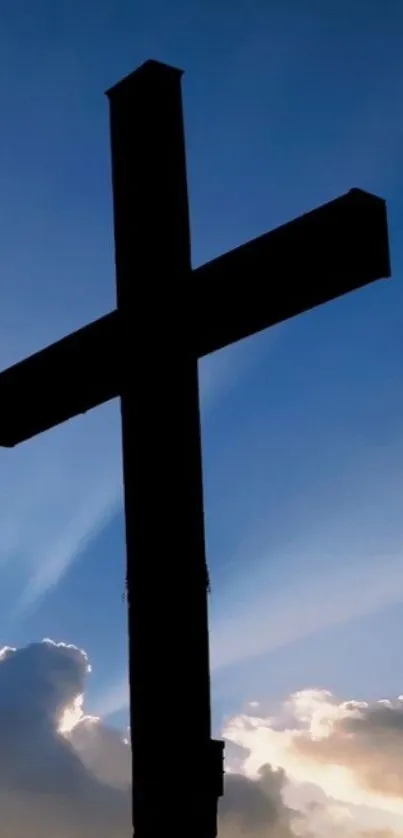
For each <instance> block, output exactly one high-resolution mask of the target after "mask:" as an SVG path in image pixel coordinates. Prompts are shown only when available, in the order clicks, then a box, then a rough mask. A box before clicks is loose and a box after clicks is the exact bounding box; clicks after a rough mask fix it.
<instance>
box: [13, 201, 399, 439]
mask: <svg viewBox="0 0 403 838" xmlns="http://www.w3.org/2000/svg"><path fill="white" fill-rule="evenodd" d="M156 246H158V243H156ZM388 276H390V261H389V245H388V232H387V217H386V205H385V202H384V201H383V200H382V199H381V198H378V197H376V196H375V195H371V194H369V193H367V192H363V191H362V190H360V189H353V190H351V191H350V192H348V193H346V194H345V195H342V196H341V197H340V198H337V199H336V200H334V201H331V202H330V203H328V204H324V205H323V206H321V207H319V208H318V209H316V210H313V211H312V212H309V213H306V214H305V215H302V216H300V217H299V218H297V219H296V220H294V221H291V222H289V223H287V224H285V225H283V226H282V227H279V228H277V229H276V230H273V231H271V232H269V233H266V234H265V235H263V236H260V237H259V238H256V239H254V240H253V241H250V242H248V243H247V244H245V245H242V246H241V247H238V248H236V249H235V250H232V251H230V252H229V253H226V254H224V255H223V256H220V257H219V258H217V259H214V260H213V261H211V262H209V263H207V264H205V265H202V266H201V267H199V268H197V269H195V270H193V272H192V276H191V279H190V283H191V285H190V286H188V287H189V288H190V293H191V295H192V298H193V299H196V300H197V304H196V306H195V307H194V308H193V310H195V311H196V312H197V324H195V327H194V330H192V333H193V334H194V336H195V345H194V347H193V348H192V351H193V352H194V353H195V354H196V355H197V357H199V358H200V357H203V356H204V355H207V354H209V353H210V352H214V351H216V350H218V349H221V348H223V347H224V346H227V345H229V344H231V343H234V342H235V341H238V340H241V339H243V338H246V337H248V336H250V335H252V334H255V333H257V332H259V331H261V330H263V329H265V328H267V327H269V326H272V325H274V324H276V323H280V322H281V321H283V320H286V319H288V318H290V317H294V316H295V315H297V314H301V313H302V312H304V311H307V310H308V309H311V308H314V307H315V306H318V305H321V304H322V303H325V302H329V301H330V300H332V299H335V298H336V297H339V296H342V295H343V294H346V293H347V292H349V291H353V290H355V289H357V288H361V287H363V286H364V285H367V284H368V283H371V282H373V281H375V280H377V279H382V278H386V277H388ZM193 295H195V296H193ZM184 302H185V301H184ZM156 305H158V301H156ZM184 316H186V306H185V305H184ZM119 334H120V329H119V312H118V311H113V312H111V313H110V314H107V315H105V316H104V317H101V318H100V319H99V320H96V321H94V322H93V323H90V324H89V325H88V326H85V327H84V328H82V329H79V330H78V331H76V332H73V333H72V334H70V335H68V336H67V337H65V338H63V339H62V340H60V341H58V342H57V343H54V344H52V345H51V346H48V347H47V348H45V349H43V350H42V351H40V352H37V353H36V354H35V355H32V356H30V357H29V358H27V359H26V360H24V361H21V362H20V363H18V364H15V365H14V366H12V367H9V368H8V369H6V370H5V371H4V372H2V373H0V446H1V447H12V446H14V445H17V444H18V443H20V442H23V441H24V440H26V439H29V438H31V437H33V436H36V435H37V434H39V433H42V432H43V431H46V430H48V429H50V428H52V427H54V426H56V425H59V424H61V423H62V422H65V421H67V420H68V419H71V418H72V417H73V416H76V415H78V414H81V413H85V412H87V411H88V410H91V409H92V408H94V407H96V406H98V405H100V404H103V403H104V402H106V401H109V400H110V399H113V398H115V397H117V396H119V393H120V381H119V366H120V342H119Z"/></svg>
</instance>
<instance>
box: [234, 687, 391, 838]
mask: <svg viewBox="0 0 403 838" xmlns="http://www.w3.org/2000/svg"><path fill="white" fill-rule="evenodd" d="M251 710H252V708H251V707H250V705H249V706H248V712H247V713H240V714H238V715H236V716H234V717H232V718H231V719H229V720H228V722H227V723H226V725H225V729H224V736H225V738H226V739H227V741H228V743H229V751H230V753H231V749H233V748H234V747H235V750H237V749H238V750H239V749H241V753H242V755H243V756H242V759H241V761H240V758H239V756H238V770H241V771H242V773H243V774H244V775H245V776H247V777H248V778H249V779H250V780H251V781H253V780H255V781H258V780H259V777H260V775H261V771H262V767H263V766H264V765H266V764H270V765H271V767H272V769H273V770H280V771H282V772H284V777H285V778H286V781H285V783H284V799H285V800H286V801H287V803H288V805H291V806H293V807H294V808H296V809H299V810H300V812H301V814H302V816H303V821H302V822H300V824H299V828H301V823H303V824H304V829H307V830H309V831H310V832H311V833H313V834H316V833H318V834H322V835H323V834H325V835H327V834H329V835H337V836H338V835H339V834H340V835H351V836H357V835H360V836H365V835H367V834H368V835H372V836H374V838H375V836H381V835H382V836H383V835H389V834H390V835H394V836H397V837H398V838H401V836H402V835H403V827H402V822H403V758H402V753H403V698H397V699H396V700H394V701H390V700H380V701H378V702H374V703H368V702H366V701H358V700H356V699H349V700H337V699H336V697H335V696H333V695H332V694H331V693H330V692H328V691H326V690H319V689H312V690H302V691H300V692H297V693H294V694H293V695H291V696H290V697H289V698H288V699H287V700H286V701H285V702H284V703H283V705H282V707H281V708H280V709H279V712H278V713H276V714H274V715H273V714H267V715H266V714H263V713H262V711H261V708H255V709H254V712H253V713H252V712H251ZM259 711H260V713H259ZM337 830H340V832H338V831H337ZM374 830H375V832H374Z"/></svg>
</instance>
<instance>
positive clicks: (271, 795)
mask: <svg viewBox="0 0 403 838" xmlns="http://www.w3.org/2000/svg"><path fill="white" fill-rule="evenodd" d="M284 783H285V775H284V772H282V771H273V770H272V768H271V767H270V766H269V765H265V766H262V768H261V771H260V772H259V777H258V778H257V779H253V780H252V779H249V778H248V777H245V776H243V775H242V774H229V775H228V776H227V777H226V782H225V795H224V797H223V798H222V800H221V801H220V805H219V838H242V836H247V838H267V836H270V838H293V837H294V835H295V833H294V832H293V830H292V824H293V821H294V820H297V819H298V815H297V813H296V812H295V811H293V810H292V809H291V808H289V807H288V806H287V805H286V804H285V803H284V800H283V797H282V794H283V786H284Z"/></svg>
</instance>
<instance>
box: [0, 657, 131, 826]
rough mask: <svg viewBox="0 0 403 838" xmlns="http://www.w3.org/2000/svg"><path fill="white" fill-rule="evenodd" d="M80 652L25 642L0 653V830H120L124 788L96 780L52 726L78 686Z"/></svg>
mask: <svg viewBox="0 0 403 838" xmlns="http://www.w3.org/2000/svg"><path fill="white" fill-rule="evenodd" d="M87 672H88V660H87V658H86V655H85V654H84V653H83V652H82V651H80V650H79V649H77V648H75V647H74V646H69V645H66V644H55V643H52V642H51V641H44V642H42V643H32V644H30V645H29V646H26V647H25V648H23V649H18V650H13V649H5V650H3V652H2V653H1V655H0V811H1V836H2V838H23V836H24V838H25V836H26V835H27V834H28V835H29V836H30V838H73V836H74V838H111V836H113V838H127V836H128V835H129V834H130V797H129V793H128V791H127V790H123V789H118V788H116V787H115V788H113V787H112V786H111V785H110V784H107V783H105V782H102V781H101V780H100V779H98V778H97V777H96V775H95V774H94V773H92V772H91V770H90V769H89V768H88V767H87V765H85V763H84V762H83V760H82V759H81V757H80V755H79V753H78V752H77V751H76V750H75V748H74V747H73V744H72V742H71V741H69V739H68V738H67V737H66V736H65V735H63V734H62V733H61V732H60V731H59V724H60V720H61V718H62V715H63V710H64V709H65V707H66V706H69V705H73V702H74V701H75V699H77V696H79V695H80V694H81V693H82V692H83V690H84V686H85V677H86V674H87Z"/></svg>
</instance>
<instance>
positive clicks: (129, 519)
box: [0, 61, 390, 838]
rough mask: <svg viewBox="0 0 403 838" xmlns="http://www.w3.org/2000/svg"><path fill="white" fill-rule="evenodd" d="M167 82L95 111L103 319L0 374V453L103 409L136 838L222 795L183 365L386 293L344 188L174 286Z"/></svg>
mask: <svg viewBox="0 0 403 838" xmlns="http://www.w3.org/2000/svg"><path fill="white" fill-rule="evenodd" d="M181 76H182V72H181V71H180V70H177V69H175V68H174V67H169V66H167V65H164V64H161V63H159V62H156V61H147V62H146V63H145V64H143V65H142V66H141V67H140V68H139V69H137V70H136V71H135V72H133V73H132V74H130V75H129V76H127V77H126V78H125V79H123V80H122V81H121V82H119V83H118V84H117V85H116V86H115V87H113V88H112V89H111V90H110V91H108V94H107V95H108V97H109V107H110V125H111V146H112V184H113V199H114V231H115V262H116V286H117V306H116V309H115V310H114V311H112V312H110V313H109V314H107V315H106V316H104V317H101V318H100V319H99V320H96V321H95V322H93V323H90V324H89V325H87V326H85V327H84V328H82V329H80V330H78V331H76V332H74V333H72V334H70V335H68V336H67V337H65V338H63V339H62V340H60V341H58V342H57V343H54V344H53V345H52V346H49V347H47V348H45V349H44V350H42V351H41V352H38V353H36V354H35V355H32V356H31V357H29V358H27V359H25V360H24V361H22V362H20V363H18V364H16V365H14V366H12V367H10V368H9V369H7V370H5V371H3V372H2V373H1V374H0V405H1V408H0V446H6V447H11V446H14V445H17V444H19V443H20V442H23V441H24V440H27V439H29V438H31V437H33V436H35V435H36V434H40V433H42V432H43V431H45V430H47V429H49V428H52V427H54V426H55V425H58V424H60V423H62V422H65V421H66V420H68V419H71V418H72V417H74V416H76V415H78V414H80V413H84V412H86V411H88V410H91V409H92V408H94V407H96V406H97V405H100V404H102V403H103V402H106V401H108V400H110V399H113V398H115V397H120V405H121V417H122V445H123V474H124V499H125V520H126V545H127V587H128V611H129V682H130V696H131V710H130V714H131V716H130V719H131V737H132V751H133V766H132V767H133V822H134V829H135V833H136V838H161V835H164V834H166V832H167V829H170V830H173V832H174V834H175V835H176V836H179V838H185V836H186V838H188V836H189V835H192V836H195V838H214V836H215V835H216V821H217V802H218V798H219V797H220V795H221V794H222V775H223V767H222V755H223V747H222V743H221V742H219V741H215V740H213V739H212V738H211V719H210V673H209V650H208V615H207V575H206V558H205V543H204V520H203V481H202V461H201V435H200V414H199V393H198V359H199V358H201V357H203V356H205V355H206V354H208V353H210V352H214V351H216V350H217V349H220V348H222V347H224V346H228V345H229V344H232V343H234V342H235V341H238V340H241V339H243V338H245V337H247V336H249V335H252V334H255V333H256V332H259V331H261V330H263V329H266V328H268V327H269V326H272V325H274V324H276V323H279V322H281V321H284V320H286V319H288V318H290V317H293V316H295V315H298V314H301V313H302V312H304V311H306V310H308V309H311V308H313V307H315V306H318V305H320V304H322V303H325V302H328V301H330V300H333V299H334V298H336V297H339V296H341V295H343V294H345V293H347V292H349V291H352V290H354V289H358V288H361V287H363V286H364V285H366V284H368V283H371V282H373V281H375V280H377V279H381V278H385V277H388V276H390V263H389V247H388V229H387V217H386V206H385V202H384V201H383V200H381V199H380V198H378V197H376V196H374V195H371V194H369V193H367V192H364V191H362V190H360V189H352V190H351V191H350V192H348V193H346V194H344V195H342V196H341V197H339V198H337V199H336V200H333V201H331V202H330V203H327V204H325V205H323V206H321V207H319V208H318V209H316V210H314V211H312V212H308V213H307V214H305V215H302V216H300V217H299V218H297V219H296V220H294V221H291V222H289V223H287V224H285V225H284V226H282V227H279V228H277V229H275V230H274V231H272V232H269V233H266V234H265V235H263V236H260V237H259V238H256V239H254V240H252V241H250V242H248V243H247V244H244V245H242V246H241V247H238V248H236V249H235V250H232V251H231V252H228V253H226V254H225V255H223V256H220V257H219V258H217V259H214V260H213V261H211V262H209V263H208V264H205V265H202V266H201V267H199V268H197V269H193V270H192V266H191V256H190V234H189V219H188V200H187V186H186V164H185V143H184V132H183V118H182V98H181ZM112 561H113V557H111V562H112ZM107 620H108V615H107V614H105V624H106V627H107Z"/></svg>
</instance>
